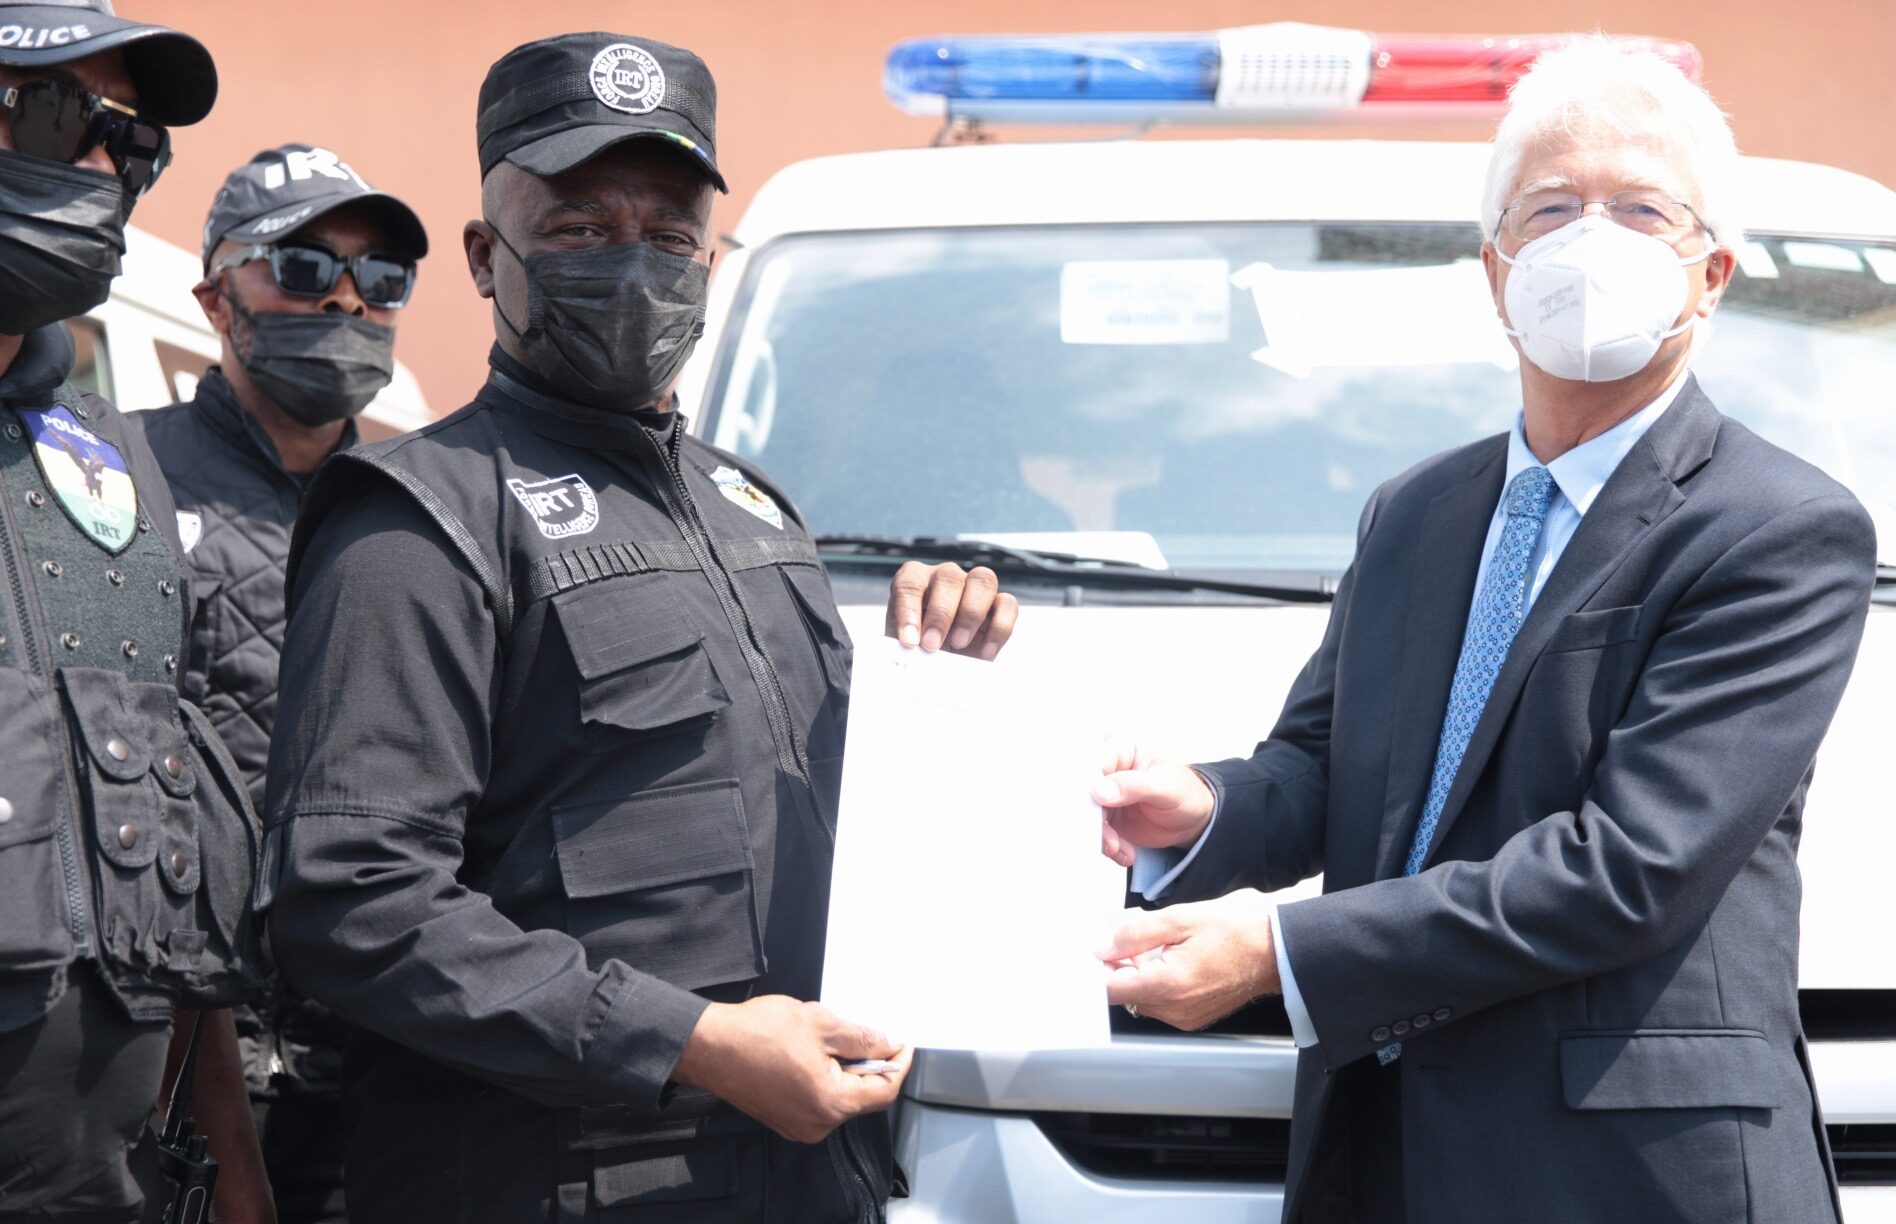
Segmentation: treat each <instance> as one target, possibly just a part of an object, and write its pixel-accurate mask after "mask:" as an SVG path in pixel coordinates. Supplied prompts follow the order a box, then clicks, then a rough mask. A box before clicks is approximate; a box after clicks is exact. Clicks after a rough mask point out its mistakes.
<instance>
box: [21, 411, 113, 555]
mask: <svg viewBox="0 0 1896 1224" xmlns="http://www.w3.org/2000/svg"><path fill="white" fill-rule="evenodd" d="M18 411H19V414H20V423H21V424H22V425H25V426H26V432H27V434H28V435H29V436H31V437H32V439H33V458H34V460H35V462H37V463H38V464H39V469H40V475H41V476H43V477H45V478H46V485H47V487H48V488H50V489H51V490H52V491H53V496H54V497H55V498H57V499H58V501H59V505H60V508H61V509H63V510H64V511H65V512H66V516H67V517H68V518H70V519H72V521H73V524H74V526H76V527H78V528H79V530H81V531H83V532H85V533H86V536H87V538H89V539H90V540H91V541H92V542H93V543H94V544H97V545H98V546H99V547H100V548H103V549H105V551H107V552H109V553H113V554H118V553H122V552H124V551H125V548H126V545H128V544H130V543H131V542H132V539H133V537H135V536H136V535H137V534H138V488H137V486H135V485H134V484H132V474H131V473H130V472H129V471H127V470H126V468H125V456H124V455H121V454H120V453H119V450H118V447H116V446H113V445H112V444H111V443H110V442H107V441H106V440H105V439H104V438H101V437H100V436H99V435H98V434H95V433H93V432H92V431H91V430H90V429H87V428H86V427H85V426H84V425H81V424H80V423H79V422H78V420H77V419H75V418H74V416H73V414H72V409H70V408H68V407H66V406H65V405H64V404H55V405H53V406H52V407H51V408H21V409H19V410H18Z"/></svg>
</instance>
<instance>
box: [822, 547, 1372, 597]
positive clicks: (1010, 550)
mask: <svg viewBox="0 0 1896 1224" xmlns="http://www.w3.org/2000/svg"><path fill="white" fill-rule="evenodd" d="M816 547H817V550H818V551H819V552H822V553H825V554H827V555H829V556H831V557H838V558H842V559H852V558H853V559H861V560H877V561H880V560H891V561H895V562H898V563H899V562H902V561H911V560H913V561H953V562H956V563H957V564H960V565H985V566H987V567H988V568H989V569H991V570H993V571H994V572H996V573H997V574H1014V575H1029V576H1033V577H1041V578H1047V579H1058V580H1061V581H1066V582H1074V583H1081V584H1084V585H1088V586H1103V587H1118V588H1122V589H1128V590H1145V591H1213V592H1218V593H1220V594H1228V595H1249V596H1254V597H1256V598H1260V599H1275V600H1278V601H1280V602H1283V603H1329V602H1330V599H1331V596H1332V595H1334V594H1335V590H1336V585H1335V583H1334V581H1332V580H1331V579H1330V578H1329V577H1328V576H1327V575H1314V576H1313V577H1312V579H1311V581H1310V585H1308V586H1298V585H1294V584H1291V583H1284V582H1261V581H1251V580H1247V579H1243V578H1231V577H1226V576H1223V575H1216V574H1196V573H1190V572H1187V571H1183V570H1175V569H1152V568H1151V567H1149V566H1144V565H1140V564H1139V563H1138V562H1136V561H1125V560H1121V559H1119V558H1116V557H1088V556H1085V555H1083V554H1078V553H1065V552H1051V551H1047V550H1043V549H1038V548H1017V547H1014V546H1012V545H1007V544H995V543H991V542H989V541H986V540H951V539H943V538H940V537H936V536H913V537H903V536H870V535H820V536H817V537H816Z"/></svg>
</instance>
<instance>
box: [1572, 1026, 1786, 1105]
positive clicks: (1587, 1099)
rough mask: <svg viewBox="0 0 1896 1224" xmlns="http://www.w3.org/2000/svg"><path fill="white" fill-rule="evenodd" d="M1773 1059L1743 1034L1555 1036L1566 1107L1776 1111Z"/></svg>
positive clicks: (1758, 1036) (1762, 1044)
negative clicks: (1557, 1043)
mask: <svg viewBox="0 0 1896 1224" xmlns="http://www.w3.org/2000/svg"><path fill="white" fill-rule="evenodd" d="M1779 1064H1780V1060H1778V1059H1776V1058H1774V1057H1773V1056H1772V1053H1771V1043H1770V1042H1769V1041H1768V1040H1767V1039H1766V1038H1765V1036H1764V1034H1762V1033H1758V1032H1754V1031H1752V1030H1750V1029H1639V1030H1627V1031H1621V1032H1604V1031H1603V1032H1592V1033H1568V1034H1565V1035H1564V1036H1562V1037H1561V1038H1560V1082H1561V1089H1562V1092H1563V1094H1564V1096H1565V1098H1566V1101H1567V1107H1568V1108H1569V1109H1719V1108H1742V1109H1780V1108H1783V1107H1785V1106H1788V1105H1790V1104H1791V1103H1792V1101H1793V1095H1794V1094H1793V1093H1792V1092H1791V1090H1790V1085H1789V1084H1788V1083H1787V1082H1786V1080H1785V1072H1784V1070H1783V1068H1782V1067H1781V1066H1780V1065H1779Z"/></svg>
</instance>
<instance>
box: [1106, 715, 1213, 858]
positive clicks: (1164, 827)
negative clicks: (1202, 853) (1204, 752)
mask: <svg viewBox="0 0 1896 1224" xmlns="http://www.w3.org/2000/svg"><path fill="white" fill-rule="evenodd" d="M1104 772H1105V774H1106V776H1105V777H1103V778H1101V779H1100V780H1099V781H1098V782H1096V783H1095V784H1094V785H1093V802H1095V803H1097V804H1099V805H1100V807H1102V808H1104V809H1105V817H1104V820H1103V822H1102V824H1101V827H1100V849H1101V850H1102V851H1103V852H1104V853H1105V855H1106V857H1107V858H1109V859H1111V860H1113V861H1114V862H1115V863H1118V864H1119V865H1120V866H1121V867H1130V866H1132V860H1133V857H1134V851H1135V850H1161V849H1165V848H1167V847H1177V846H1189V845H1191V844H1192V843H1193V842H1195V841H1197V840H1198V838H1199V835H1200V834H1202V833H1203V832H1204V831H1205V825H1206V824H1207V823H1208V822H1209V821H1210V820H1211V810H1212V794H1211V788H1210V787H1209V786H1207V785H1205V780H1204V779H1203V778H1201V777H1199V776H1198V771H1197V770H1194V769H1192V768H1191V767H1190V766H1188V765H1181V764H1180V763H1178V762H1177V761H1160V760H1148V759H1147V758H1146V756H1145V754H1144V753H1143V752H1142V751H1141V750H1140V749H1139V746H1138V745H1137V744H1136V743H1134V742H1133V741H1132V740H1131V739H1129V738H1127V737H1125V736H1119V735H1115V736H1113V737H1111V738H1110V739H1108V740H1107V743H1106V767H1105V771H1104Z"/></svg>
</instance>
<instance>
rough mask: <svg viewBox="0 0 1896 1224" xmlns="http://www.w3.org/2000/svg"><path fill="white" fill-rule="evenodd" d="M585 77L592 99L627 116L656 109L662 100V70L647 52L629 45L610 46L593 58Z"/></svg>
mask: <svg viewBox="0 0 1896 1224" xmlns="http://www.w3.org/2000/svg"><path fill="white" fill-rule="evenodd" d="M587 75H588V77H589V79H590V80H591V81H592V90H593V96H594V97H596V98H598V99H599V100H600V101H601V102H604V103H605V104H606V105H607V106H610V107H611V108H612V109H613V110H616V111H624V112H625V113H626V114H628V115H643V114H645V113H646V112H648V111H653V110H657V109H658V105H659V103H661V102H663V101H664V100H665V70H664V69H663V68H660V67H659V66H658V61H657V60H656V59H653V58H652V53H651V52H649V51H647V50H646V49H645V48H643V47H635V46H633V45H632V44H631V43H613V44H612V45H611V46H610V47H607V48H606V49H605V50H603V51H601V52H600V53H599V54H597V55H595V56H593V62H592V69H591V71H590V72H589V73H588V74H587Z"/></svg>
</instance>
